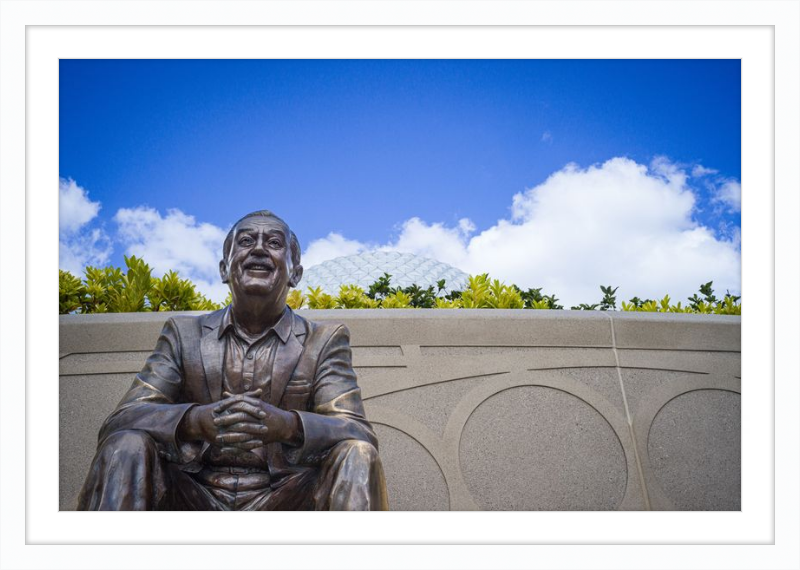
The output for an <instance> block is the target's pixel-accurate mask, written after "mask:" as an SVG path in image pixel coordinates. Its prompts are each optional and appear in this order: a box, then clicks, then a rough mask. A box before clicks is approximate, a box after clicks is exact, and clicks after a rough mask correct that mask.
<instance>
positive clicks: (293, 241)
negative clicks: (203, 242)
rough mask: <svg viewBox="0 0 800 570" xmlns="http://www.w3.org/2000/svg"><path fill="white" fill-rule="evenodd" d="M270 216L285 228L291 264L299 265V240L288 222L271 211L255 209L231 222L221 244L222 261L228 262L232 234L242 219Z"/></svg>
mask: <svg viewBox="0 0 800 570" xmlns="http://www.w3.org/2000/svg"><path fill="white" fill-rule="evenodd" d="M259 217H261V218H272V219H273V220H276V221H278V222H280V223H281V224H283V227H285V228H286V233H287V234H289V247H290V249H291V252H292V265H295V266H297V265H300V242H299V241H298V240H297V236H296V235H294V232H293V231H292V230H291V228H289V224H287V223H286V222H284V221H283V220H282V219H281V218H280V217H279V216H278V215H276V214H274V213H272V212H271V211H269V210H256V211H255V212H250V213H249V214H247V215H246V216H244V217H242V218H239V220H238V221H237V222H236V223H235V224H233V227H231V230H230V231H229V232H228V235H227V236H226V237H225V243H224V244H223V245H222V261H224V262H226V263H227V262H228V256H229V254H230V250H231V245H232V244H233V234H234V233H235V232H236V227H237V226H238V225H239V224H241V223H242V222H243V221H245V220H247V219H248V218H259Z"/></svg>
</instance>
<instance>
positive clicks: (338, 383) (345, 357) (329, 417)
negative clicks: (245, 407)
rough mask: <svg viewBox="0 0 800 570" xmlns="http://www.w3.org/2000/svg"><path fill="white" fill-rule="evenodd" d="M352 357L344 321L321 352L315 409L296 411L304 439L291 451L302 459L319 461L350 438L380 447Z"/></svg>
mask: <svg viewBox="0 0 800 570" xmlns="http://www.w3.org/2000/svg"><path fill="white" fill-rule="evenodd" d="M352 361H353V357H352V351H351V350H350V333H349V331H348V330H347V327H345V326H344V325H340V326H339V327H338V328H337V329H336V330H335V331H334V332H333V334H332V335H331V336H330V338H329V339H328V341H327V343H326V344H325V347H324V348H323V349H322V351H321V352H320V357H319V363H318V365H317V372H316V375H315V378H314V394H313V405H312V410H311V411H297V412H296V413H297V414H298V416H299V418H300V423H301V429H302V433H303V443H302V445H301V447H300V448H299V449H298V450H296V452H295V453H292V454H291V455H293V456H294V457H293V459H294V458H296V460H297V461H298V462H302V463H314V462H316V461H319V460H320V459H321V458H322V456H323V455H324V454H325V452H327V451H328V450H329V449H330V448H331V447H332V446H334V445H336V444H337V443H339V442H340V441H343V440H346V439H358V440H362V441H367V442H369V443H371V444H373V445H375V446H376V447H377V445H378V442H377V438H376V437H375V432H374V431H373V430H372V426H371V425H370V424H369V422H368V421H367V419H366V417H365V415H364V404H363V403H362V401H361V389H360V388H359V387H358V384H357V383H356V374H355V372H354V370H353V362H352Z"/></svg>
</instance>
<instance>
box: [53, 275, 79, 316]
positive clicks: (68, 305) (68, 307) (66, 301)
mask: <svg viewBox="0 0 800 570" xmlns="http://www.w3.org/2000/svg"><path fill="white" fill-rule="evenodd" d="M85 296H86V288H85V287H84V286H83V283H82V282H81V280H80V279H78V278H77V277H75V276H74V275H73V274H72V273H70V272H69V271H61V270H60V269H59V270H58V313H59V314H60V315H66V314H67V313H72V312H74V311H77V310H78V309H80V308H81V305H82V303H83V298H84V297H85Z"/></svg>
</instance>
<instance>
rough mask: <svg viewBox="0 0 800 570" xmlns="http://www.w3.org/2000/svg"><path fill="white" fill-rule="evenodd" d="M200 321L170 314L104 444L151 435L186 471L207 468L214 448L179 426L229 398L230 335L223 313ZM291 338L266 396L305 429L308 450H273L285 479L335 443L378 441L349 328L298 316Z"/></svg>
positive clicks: (272, 462)
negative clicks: (222, 331)
mask: <svg viewBox="0 0 800 570" xmlns="http://www.w3.org/2000/svg"><path fill="white" fill-rule="evenodd" d="M225 310H226V309H222V310H220V311H215V312H213V313H209V314H207V315H203V316H200V317H191V316H178V317H171V318H170V319H169V320H168V321H167V323H166V324H165V325H164V328H163V330H162V331H161V335H160V336H159V338H158V341H157V343H156V347H155V350H154V351H153V354H152V355H151V356H150V357H149V358H148V359H147V362H146V363H145V365H144V368H143V369H142V371H141V372H140V373H139V374H137V376H136V378H135V379H134V381H133V384H132V386H131V387H130V389H129V390H128V392H127V393H126V394H125V396H124V397H123V398H122V400H121V401H120V403H119V404H118V405H117V408H116V409H115V410H114V412H112V414H111V415H110V416H109V417H108V418H107V419H106V421H105V423H104V424H103V426H102V428H101V429H100V434H99V440H100V442H101V443H102V441H104V440H105V439H106V438H107V437H108V436H109V435H111V434H113V433H115V432H117V431H120V430H132V429H133V430H141V431H144V432H147V433H148V434H149V435H150V436H152V438H153V439H154V440H155V441H156V443H157V444H159V448H160V449H161V450H162V451H161V455H162V456H163V457H165V458H166V459H167V460H169V461H171V462H174V463H177V464H178V465H179V466H180V467H181V469H183V470H185V471H198V470H200V469H201V468H202V464H203V455H204V453H205V451H206V450H207V449H208V447H209V444H207V443H206V444H204V445H202V446H201V445H200V444H199V443H192V442H181V441H180V440H179V438H178V435H177V431H178V425H179V423H180V422H181V420H182V418H183V416H184V415H185V414H186V412H187V411H188V409H189V408H190V407H191V406H192V405H195V404H208V403H211V402H216V401H219V400H221V399H222V382H223V364H224V362H223V361H224V356H225V336H224V335H223V336H222V338H220V337H219V327H220V324H221V322H222V318H223V315H224V311H225ZM286 311H289V313H290V315H289V316H290V317H291V333H290V334H288V335H287V338H286V341H285V342H283V341H282V340H281V339H280V338H278V339H276V348H275V350H277V352H276V354H275V358H274V364H273V371H272V378H271V382H270V386H269V393H268V394H263V395H262V399H264V400H265V401H268V402H269V403H271V404H273V405H274V406H278V407H280V408H282V409H285V410H296V411H297V413H298V415H299V416H300V420H301V423H302V427H303V433H304V442H303V444H302V446H301V447H290V446H288V445H284V444H281V443H271V444H268V445H267V446H266V453H265V454H264V453H263V451H264V449H263V448H262V450H261V451H262V455H265V460H266V462H267V465H268V468H269V472H270V474H271V475H273V476H280V475H281V474H286V473H288V472H291V471H294V470H296V469H297V468H299V467H301V466H313V465H314V464H317V463H319V462H320V460H321V459H322V458H323V457H324V456H325V453H326V452H327V451H328V450H329V449H330V448H331V447H332V446H333V445H335V444H336V443H338V442H340V441H342V440H345V439H357V440H363V441H367V442H369V443H372V444H373V445H375V446H376V447H377V440H376V438H375V434H374V432H373V430H372V427H371V426H370V424H369V422H368V421H367V420H366V418H365V416H364V407H363V404H362V401H361V391H360V389H359V388H358V386H357V384H356V376H355V373H354V371H353V366H352V355H351V350H350V337H349V332H348V330H347V328H346V327H345V326H344V325H340V324H333V323H313V322H310V321H307V320H306V319H304V318H302V317H300V316H298V315H297V314H296V313H293V312H292V311H291V309H289V308H288V307H287V308H286Z"/></svg>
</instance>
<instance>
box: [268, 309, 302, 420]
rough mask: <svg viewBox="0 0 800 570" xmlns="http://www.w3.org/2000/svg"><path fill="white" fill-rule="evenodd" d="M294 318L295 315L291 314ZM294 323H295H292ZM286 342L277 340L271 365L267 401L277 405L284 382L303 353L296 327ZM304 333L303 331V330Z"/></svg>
mask: <svg viewBox="0 0 800 570" xmlns="http://www.w3.org/2000/svg"><path fill="white" fill-rule="evenodd" d="M292 318H293V319H295V315H292ZM293 324H296V323H293ZM292 329H293V330H292V332H291V333H289V336H288V338H287V339H286V343H285V344H284V343H281V342H280V341H278V353H277V354H276V355H275V362H274V364H273V365H272V382H271V385H270V390H269V403H270V404H272V405H273V406H277V405H278V404H280V402H281V398H282V397H283V391H284V390H285V389H286V384H288V383H289V379H290V378H291V377H292V372H294V369H295V368H296V367H297V362H298V360H300V355H301V354H302V353H303V343H301V342H300V341H299V340H298V338H297V332H298V331H297V327H296V326H293V327H292ZM303 333H305V331H303Z"/></svg>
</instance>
